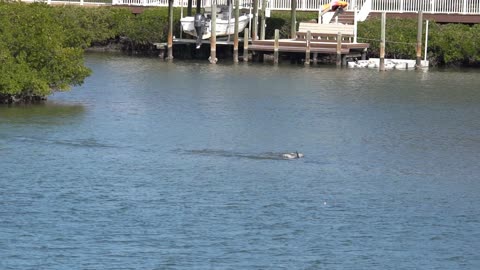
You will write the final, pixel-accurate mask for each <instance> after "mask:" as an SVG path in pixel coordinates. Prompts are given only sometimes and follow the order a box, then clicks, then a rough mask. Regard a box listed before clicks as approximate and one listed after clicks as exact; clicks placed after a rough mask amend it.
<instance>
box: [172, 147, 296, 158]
mask: <svg viewBox="0 0 480 270" xmlns="http://www.w3.org/2000/svg"><path fill="white" fill-rule="evenodd" d="M178 152H180V153H182V154H185V155H198V156H216V157H227V158H245V159H254V160H289V159H286V158H284V157H282V155H283V154H285V153H286V152H282V153H280V152H264V153H255V154H252V153H242V152H235V151H226V150H215V149H201V150H178Z"/></svg>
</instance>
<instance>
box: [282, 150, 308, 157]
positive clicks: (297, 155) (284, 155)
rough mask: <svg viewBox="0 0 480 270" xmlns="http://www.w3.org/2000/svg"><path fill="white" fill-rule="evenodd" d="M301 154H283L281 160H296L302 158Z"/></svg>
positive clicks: (296, 152)
mask: <svg viewBox="0 0 480 270" xmlns="http://www.w3.org/2000/svg"><path fill="white" fill-rule="evenodd" d="M302 157H303V154H302V153H298V151H295V153H285V154H282V158H284V159H296V158H302Z"/></svg>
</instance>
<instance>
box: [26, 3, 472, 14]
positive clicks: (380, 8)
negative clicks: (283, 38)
mask: <svg viewBox="0 0 480 270" xmlns="http://www.w3.org/2000/svg"><path fill="white" fill-rule="evenodd" d="M21 1H25V2H40V1H42V2H48V3H49V4H50V3H63V4H65V3H71V4H75V3H76V4H80V5H83V4H84V3H85V4H86V3H89V4H107V5H108V4H110V1H111V4H112V5H129V6H163V7H166V6H168V0H98V1H96V0H71V1H68V0H67V1H65V0H63V1H57V0H40V1H39V0H21ZM211 1H212V0H202V7H205V6H211ZM216 1H217V5H221V4H226V2H227V0H216ZM267 1H268V4H267V7H268V9H270V10H290V7H291V0H267ZM330 1H331V0H297V10H299V11H318V9H319V8H320V6H321V5H324V4H328V3H330ZM367 1H369V2H371V10H370V11H371V12H399V13H408V12H418V10H419V9H422V10H423V12H424V13H436V14H477V15H480V0H350V1H349V3H350V5H348V7H347V10H348V11H353V9H354V6H355V5H356V6H357V7H358V10H360V9H361V8H362V7H363V5H364V4H365V2H367ZM261 2H262V0H259V1H258V5H259V9H261V5H262V3H261ZM187 4H188V0H174V3H173V5H174V6H175V7H180V6H182V5H183V6H184V7H186V6H187ZM195 4H196V1H193V6H194V7H195ZM251 5H252V0H240V7H242V8H248V7H250V6H251Z"/></svg>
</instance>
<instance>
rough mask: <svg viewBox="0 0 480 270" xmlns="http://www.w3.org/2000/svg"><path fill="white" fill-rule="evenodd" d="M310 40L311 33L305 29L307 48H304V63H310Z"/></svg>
mask: <svg viewBox="0 0 480 270" xmlns="http://www.w3.org/2000/svg"><path fill="white" fill-rule="evenodd" d="M311 40H312V33H311V32H310V30H308V31H307V41H306V42H307V48H306V49H305V65H310V41H311Z"/></svg>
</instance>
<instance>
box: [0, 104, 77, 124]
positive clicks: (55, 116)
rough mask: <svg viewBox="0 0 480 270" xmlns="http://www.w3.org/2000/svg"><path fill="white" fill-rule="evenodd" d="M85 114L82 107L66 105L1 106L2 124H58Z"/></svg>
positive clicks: (0, 121) (0, 116)
mask: <svg viewBox="0 0 480 270" xmlns="http://www.w3.org/2000/svg"><path fill="white" fill-rule="evenodd" d="M84 112H85V108H84V106H82V105H78V104H75V105H68V104H67V105H66V104H57V103H51V102H45V103H41V104H29V105H0V124H1V123H2V122H10V123H18V124H21V123H28V124H30V123H32V120H34V121H35V123H36V124H56V123H57V122H58V121H60V120H62V121H61V123H63V120H65V119H69V118H72V117H77V116H80V115H82V114H83V113H84Z"/></svg>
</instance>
